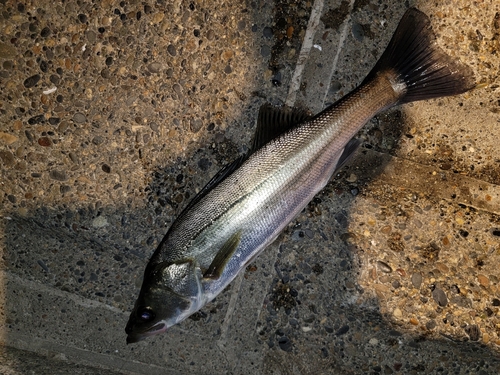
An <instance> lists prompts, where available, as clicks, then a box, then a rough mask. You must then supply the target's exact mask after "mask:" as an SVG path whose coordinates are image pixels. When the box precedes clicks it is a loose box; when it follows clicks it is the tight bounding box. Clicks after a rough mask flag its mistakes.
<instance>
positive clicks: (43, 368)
mask: <svg viewBox="0 0 500 375" xmlns="http://www.w3.org/2000/svg"><path fill="white" fill-rule="evenodd" d="M409 6H415V7H417V8H419V9H420V10H422V11H424V12H425V13H426V14H428V15H430V17H431V22H432V25H433V29H434V30H435V31H436V34H437V43H438V44H439V45H440V46H441V47H442V48H443V49H444V50H445V51H447V52H448V53H449V54H450V55H452V56H454V57H456V58H457V59H460V60H461V61H463V62H464V63H466V64H468V65H469V66H471V67H472V69H473V70H474V72H475V74H476V79H477V82H478V88H477V89H475V90H473V91H471V92H469V93H466V94H464V95H460V96H458V97H453V98H446V99H437V100H431V101H426V102H419V103H414V104H409V105H404V106H402V107H398V108H395V109H393V110H390V111H388V112H386V113H384V114H381V115H379V116H377V117H376V118H374V119H373V120H372V121H370V122H369V123H368V124H367V125H366V127H365V128H364V129H363V130H362V131H361V132H360V134H359V137H361V138H362V140H363V143H362V147H361V149H360V151H359V152H358V153H357V154H356V156H355V157H354V158H353V159H352V160H351V161H350V162H349V164H348V165H347V166H346V167H345V168H344V169H342V170H341V171H340V172H339V173H338V174H337V175H336V176H335V178H334V179H332V181H331V182H330V183H329V184H328V186H327V187H326V188H325V189H324V190H323V191H322V192H321V193H320V194H318V196H317V197H316V198H315V200H314V201H313V202H312V203H311V204H310V205H309V206H308V207H307V208H306V209H305V210H304V211H303V212H302V213H301V214H300V215H299V216H298V217H297V218H296V219H295V220H294V221H293V222H292V223H290V225H289V226H288V228H287V229H286V230H285V231H284V233H283V234H282V235H280V236H279V238H278V239H277V240H276V242H275V243H274V244H273V245H272V246H270V247H269V248H268V249H267V250H266V251H265V252H264V253H263V254H262V255H261V256H259V258H258V259H256V260H255V262H254V263H253V264H252V265H251V266H249V267H248V268H247V270H246V272H245V273H244V274H242V275H241V276H240V277H238V278H237V279H236V280H235V281H234V282H233V283H232V284H231V285H230V287H229V288H227V289H226V290H225V291H224V292H223V293H222V294H221V295H220V296H218V297H217V298H216V299H215V300H214V301H213V302H211V303H210V304H209V305H207V306H206V307H205V308H203V309H202V310H201V311H200V312H199V313H197V314H195V315H194V316H193V317H192V318H190V319H187V320H186V321H184V322H183V323H181V324H179V325H178V326H175V327H173V328H171V329H170V330H169V331H168V332H167V333H166V334H164V335H161V336H157V337H153V338H150V339H148V340H145V341H142V342H140V343H137V344H133V345H128V346H127V345H126V342H125V339H126V335H125V332H124V328H125V324H126V322H127V319H128V315H129V313H130V310H131V308H132V306H133V303H134V301H135V298H136V296H137V293H138V289H139V287H140V284H141V281H142V280H141V279H142V273H143V270H144V267H145V265H146V263H147V260H148V258H149V256H150V255H151V254H152V253H153V252H154V250H155V248H156V246H157V245H158V243H159V242H160V241H161V239H162V237H163V235H164V234H165V233H166V230H167V229H168V227H169V225H170V224H171V223H172V221H173V220H174V219H175V217H176V215H178V214H179V213H180V211H181V210H182V208H183V207H184V206H185V205H186V204H187V203H188V201H189V200H190V199H191V198H192V197H193V196H194V195H195V194H196V192H198V191H199V190H200V189H201V188H202V187H203V186H204V184H205V183H206V182H208V181H209V180H210V178H211V177H212V176H213V175H214V174H215V173H216V172H217V171H218V170H219V169H220V168H222V167H223V166H224V165H225V164H227V163H228V162H230V161H231V160H233V159H234V158H236V157H237V156H238V155H241V154H243V153H245V152H246V151H247V150H248V148H249V145H250V142H251V139H252V134H253V131H254V129H255V118H256V115H257V112H258V109H259V107H260V106H261V105H262V104H264V103H266V102H271V103H274V104H283V103H286V104H289V105H295V106H298V107H301V108H304V109H307V110H309V111H311V112H312V113H316V112H318V111H320V110H321V109H322V108H324V107H325V106H326V105H328V104H329V103H333V102H334V101H335V100H337V99H338V98H340V97H342V96H343V95H345V94H346V93H348V92H349V91H350V90H352V89H353V88H354V87H356V85H358V84H359V83H360V82H361V81H362V80H363V78H364V76H365V75H366V74H367V73H368V72H369V70H370V69H371V67H372V66H373V65H374V64H375V62H376V60H377V58H378V57H379V56H380V54H381V53H382V51H383V49H384V48H385V46H386V45H387V43H388V41H389V39H390V38H391V36H392V33H393V31H394V29H395V27H396V25H397V23H398V21H399V19H400V18H401V16H402V15H403V13H404V12H405V10H406V9H407V8H408V7H409ZM0 10H1V12H0V29H1V33H0V64H1V65H0V86H1V87H2V90H1V91H0V162H1V164H0V165H1V169H0V202H1V203H0V240H1V241H0V244H1V245H0V251H1V253H2V263H1V265H0V301H1V302H0V342H1V343H2V346H0V372H1V373H4V374H9V375H10V374H65V373H69V372H73V373H76V374H78V373H82V374H83V373H85V374H94V373H95V374H115V373H116V374H186V373H192V374H214V373H224V374H248V373H254V374H313V373H314V374H337V373H342V374H367V373H370V374H482V375H484V374H498V373H500V355H499V350H500V288H499V279H500V269H499V267H498V264H500V146H499V143H498V139H500V101H499V100H498V98H499V86H498V75H499V72H500V57H499V53H500V4H499V3H498V2H497V1H494V0H490V1H488V0H485V1H476V2H473V3H471V2H466V1H443V2H440V3H439V4H436V3H435V2H428V1H409V2H405V3H400V2H396V1H385V0H382V1H370V0H360V1H354V0H352V1H350V2H349V1H344V2H340V1H320V0H317V1H287V2H285V1H279V0H277V1H275V2H266V1H257V0H256V1H247V2H225V1H219V2H212V1H201V0H200V1H180V0H179V1H172V2H170V1H149V0H148V1H143V2H137V1H121V2H120V1H112V0H106V1H102V2H100V3H97V2H92V1H87V0H81V1H79V2H58V1H55V2H52V3H50V2H42V3H40V2H37V1H32V2H28V1H26V2H13V1H7V0H3V1H0Z"/></svg>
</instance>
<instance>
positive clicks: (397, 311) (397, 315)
mask: <svg viewBox="0 0 500 375" xmlns="http://www.w3.org/2000/svg"><path fill="white" fill-rule="evenodd" d="M392 314H393V315H394V317H395V318H396V319H401V318H402V317H403V313H402V312H401V310H400V309H399V308H398V307H396V308H395V309H394V311H393V313H392Z"/></svg>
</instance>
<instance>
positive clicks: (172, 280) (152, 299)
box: [125, 259, 202, 344]
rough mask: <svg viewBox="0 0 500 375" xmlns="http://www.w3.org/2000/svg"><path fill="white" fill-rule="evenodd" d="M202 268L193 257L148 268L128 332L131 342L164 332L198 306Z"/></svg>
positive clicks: (126, 329) (128, 340)
mask: <svg viewBox="0 0 500 375" xmlns="http://www.w3.org/2000/svg"><path fill="white" fill-rule="evenodd" d="M201 278H202V275H201V271H200V269H199V267H197V266H196V264H195V262H194V261H193V260H192V259H187V260H184V261H179V262H175V263H167V262H163V263H158V264H155V265H151V266H150V267H147V268H146V272H145V274H144V281H143V284H142V287H141V292H140V294H139V298H138V299H137V302H136V303H135V307H134V309H133V310H132V313H131V314H130V318H129V321H128V323H127V327H126V328H125V332H126V333H127V335H128V336H127V343H129V344H130V343H133V342H137V341H140V340H143V339H145V338H146V337H148V336H152V335H155V334H157V333H161V332H164V331H165V330H166V329H167V328H168V327H171V326H173V325H174V324H176V323H178V322H180V321H181V320H183V319H185V318H186V317H188V316H189V315H190V314H192V313H193V312H195V311H196V310H197V309H198V303H199V299H200V294H201Z"/></svg>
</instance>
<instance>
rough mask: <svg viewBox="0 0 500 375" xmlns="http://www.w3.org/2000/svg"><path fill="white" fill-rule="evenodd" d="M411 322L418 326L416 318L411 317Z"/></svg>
mask: <svg viewBox="0 0 500 375" xmlns="http://www.w3.org/2000/svg"><path fill="white" fill-rule="evenodd" d="M410 324H413V325H414V326H418V320H417V319H416V318H410Z"/></svg>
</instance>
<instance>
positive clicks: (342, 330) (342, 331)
mask: <svg viewBox="0 0 500 375" xmlns="http://www.w3.org/2000/svg"><path fill="white" fill-rule="evenodd" d="M347 332H349V326H348V325H345V326H342V327H340V328H339V329H338V331H337V332H335V335H336V336H342V335H345V334H346V333H347Z"/></svg>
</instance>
